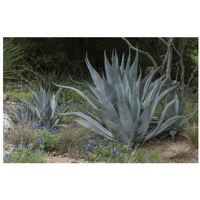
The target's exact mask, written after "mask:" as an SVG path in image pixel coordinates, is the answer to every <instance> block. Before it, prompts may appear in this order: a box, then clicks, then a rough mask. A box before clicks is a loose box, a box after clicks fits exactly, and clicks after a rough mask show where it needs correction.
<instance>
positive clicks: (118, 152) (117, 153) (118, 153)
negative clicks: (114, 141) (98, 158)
mask: <svg viewBox="0 0 200 200" xmlns="http://www.w3.org/2000/svg"><path fill="white" fill-rule="evenodd" d="M119 155H120V151H117V152H116V156H117V158H118V159H119Z"/></svg>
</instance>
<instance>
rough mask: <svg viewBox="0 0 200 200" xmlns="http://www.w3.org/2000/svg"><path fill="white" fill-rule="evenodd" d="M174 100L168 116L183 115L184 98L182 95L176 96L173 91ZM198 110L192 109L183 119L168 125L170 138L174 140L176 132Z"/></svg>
mask: <svg viewBox="0 0 200 200" xmlns="http://www.w3.org/2000/svg"><path fill="white" fill-rule="evenodd" d="M175 98H176V101H175V102H174V104H173V105H172V106H171V108H170V117H175V116H179V115H183V113H184V110H185V100H184V99H183V98H182V97H179V98H178V95H177V93H175ZM197 112H198V109H196V110H194V111H193V112H192V113H190V114H188V115H186V116H185V117H184V118H183V119H180V120H178V121H176V122H175V123H174V124H173V125H172V126H171V127H170V135H171V137H172V140H174V137H175V135H176V134H177V132H180V131H181V129H182V127H183V126H184V125H185V124H186V123H187V122H188V121H189V120H190V119H191V118H193V117H194V116H195V115H196V114H197Z"/></svg>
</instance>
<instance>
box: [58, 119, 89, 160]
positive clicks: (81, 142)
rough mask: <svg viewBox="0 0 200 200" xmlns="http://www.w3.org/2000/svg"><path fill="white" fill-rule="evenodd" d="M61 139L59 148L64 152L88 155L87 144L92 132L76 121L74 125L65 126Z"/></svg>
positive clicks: (61, 132) (61, 131)
mask: <svg viewBox="0 0 200 200" xmlns="http://www.w3.org/2000/svg"><path fill="white" fill-rule="evenodd" d="M60 134H61V139H60V143H59V150H60V151H61V152H63V153H69V154H71V155H73V156H81V157H85V156H86V149H85V146H86V145H87V142H88V137H92V136H91V132H89V131H88V130H86V129H85V128H84V127H81V126H77V123H76V122H75V124H74V127H70V126H67V127H64V128H62V129H61V130H60Z"/></svg>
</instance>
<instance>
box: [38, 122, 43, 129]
mask: <svg viewBox="0 0 200 200" xmlns="http://www.w3.org/2000/svg"><path fill="white" fill-rule="evenodd" d="M38 129H42V123H41V121H39V123H38Z"/></svg>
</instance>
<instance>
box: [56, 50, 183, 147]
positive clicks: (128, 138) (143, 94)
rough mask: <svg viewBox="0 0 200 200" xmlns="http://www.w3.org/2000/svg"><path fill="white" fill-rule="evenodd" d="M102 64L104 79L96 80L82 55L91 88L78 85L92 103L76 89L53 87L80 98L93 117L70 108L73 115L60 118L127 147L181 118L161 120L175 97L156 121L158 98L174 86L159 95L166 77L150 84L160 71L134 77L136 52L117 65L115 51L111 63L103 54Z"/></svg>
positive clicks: (92, 69)
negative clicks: (71, 92)
mask: <svg viewBox="0 0 200 200" xmlns="http://www.w3.org/2000/svg"><path fill="white" fill-rule="evenodd" d="M104 62H105V76H104V75H103V76H102V77H100V75H99V74H98V73H97V72H96V71H95V69H94V68H93V67H92V65H91V64H90V62H89V60H88V58H87V56H86V65H87V67H88V69H89V71H90V74H91V76H92V79H93V82H94V86H93V85H91V84H89V83H81V85H82V86H84V87H85V88H86V89H87V90H88V92H89V94H90V96H91V99H92V100H91V99H90V98H88V97H87V96H86V95H85V94H84V93H83V92H81V91H80V90H78V89H76V88H73V87H68V86H61V85H57V86H58V87H61V88H67V89H71V90H73V91H75V92H77V93H78V94H79V95H81V96H82V97H83V98H84V99H85V100H86V101H87V102H88V104H89V106H90V107H91V109H92V110H93V112H95V113H96V115H95V116H94V115H92V114H91V113H90V114H89V115H88V113H87V111H86V110H84V109H83V108H80V107H79V106H73V107H74V108H75V109H76V110H77V112H70V113H65V114H63V115H76V116H78V117H81V118H82V120H81V119H80V120H76V121H77V122H78V123H80V124H81V125H83V126H85V127H86V128H89V129H91V130H93V131H95V132H96V133H98V134H101V135H102V133H103V134H104V137H106V138H107V139H110V140H118V141H119V142H121V143H125V144H128V145H132V144H133V143H136V142H144V141H148V140H150V139H152V138H154V137H157V136H159V135H160V134H161V133H162V132H163V131H165V130H166V129H167V128H169V127H170V126H171V125H172V124H173V123H175V122H176V121H178V120H180V119H182V118H183V116H174V117H172V118H170V119H168V120H166V121H164V120H165V115H166V112H167V110H168V108H169V107H170V106H172V105H173V103H174V102H175V101H176V98H175V99H173V100H172V101H170V102H169V103H168V104H167V105H166V106H165V108H164V110H163V113H162V115H161V116H160V118H156V117H155V116H154V113H155V110H156V108H157V106H158V105H159V103H160V102H161V101H162V99H163V98H164V97H165V96H166V95H167V94H168V93H170V92H171V91H172V90H174V89H175V88H176V87H177V86H174V87H171V88H168V89H167V90H164V91H163V92H161V89H162V87H163V86H164V84H165V82H166V80H167V79H166V76H162V77H160V78H159V79H157V80H155V81H154V82H153V78H154V76H155V74H156V73H157V72H158V71H159V69H160V68H157V69H154V70H152V71H151V73H149V74H148V75H147V76H146V77H145V78H144V79H142V72H141V69H140V68H139V75H138V52H137V54H136V58H135V61H134V62H133V63H132V64H131V55H130V52H129V56H128V60H127V62H126V64H125V63H124V55H123V57H122V61H121V63H119V60H118V56H117V53H116V51H115V52H113V54H112V59H111V63H110V62H109V60H108V59H107V57H106V54H104ZM94 102H95V103H96V104H95V103H94Z"/></svg>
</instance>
